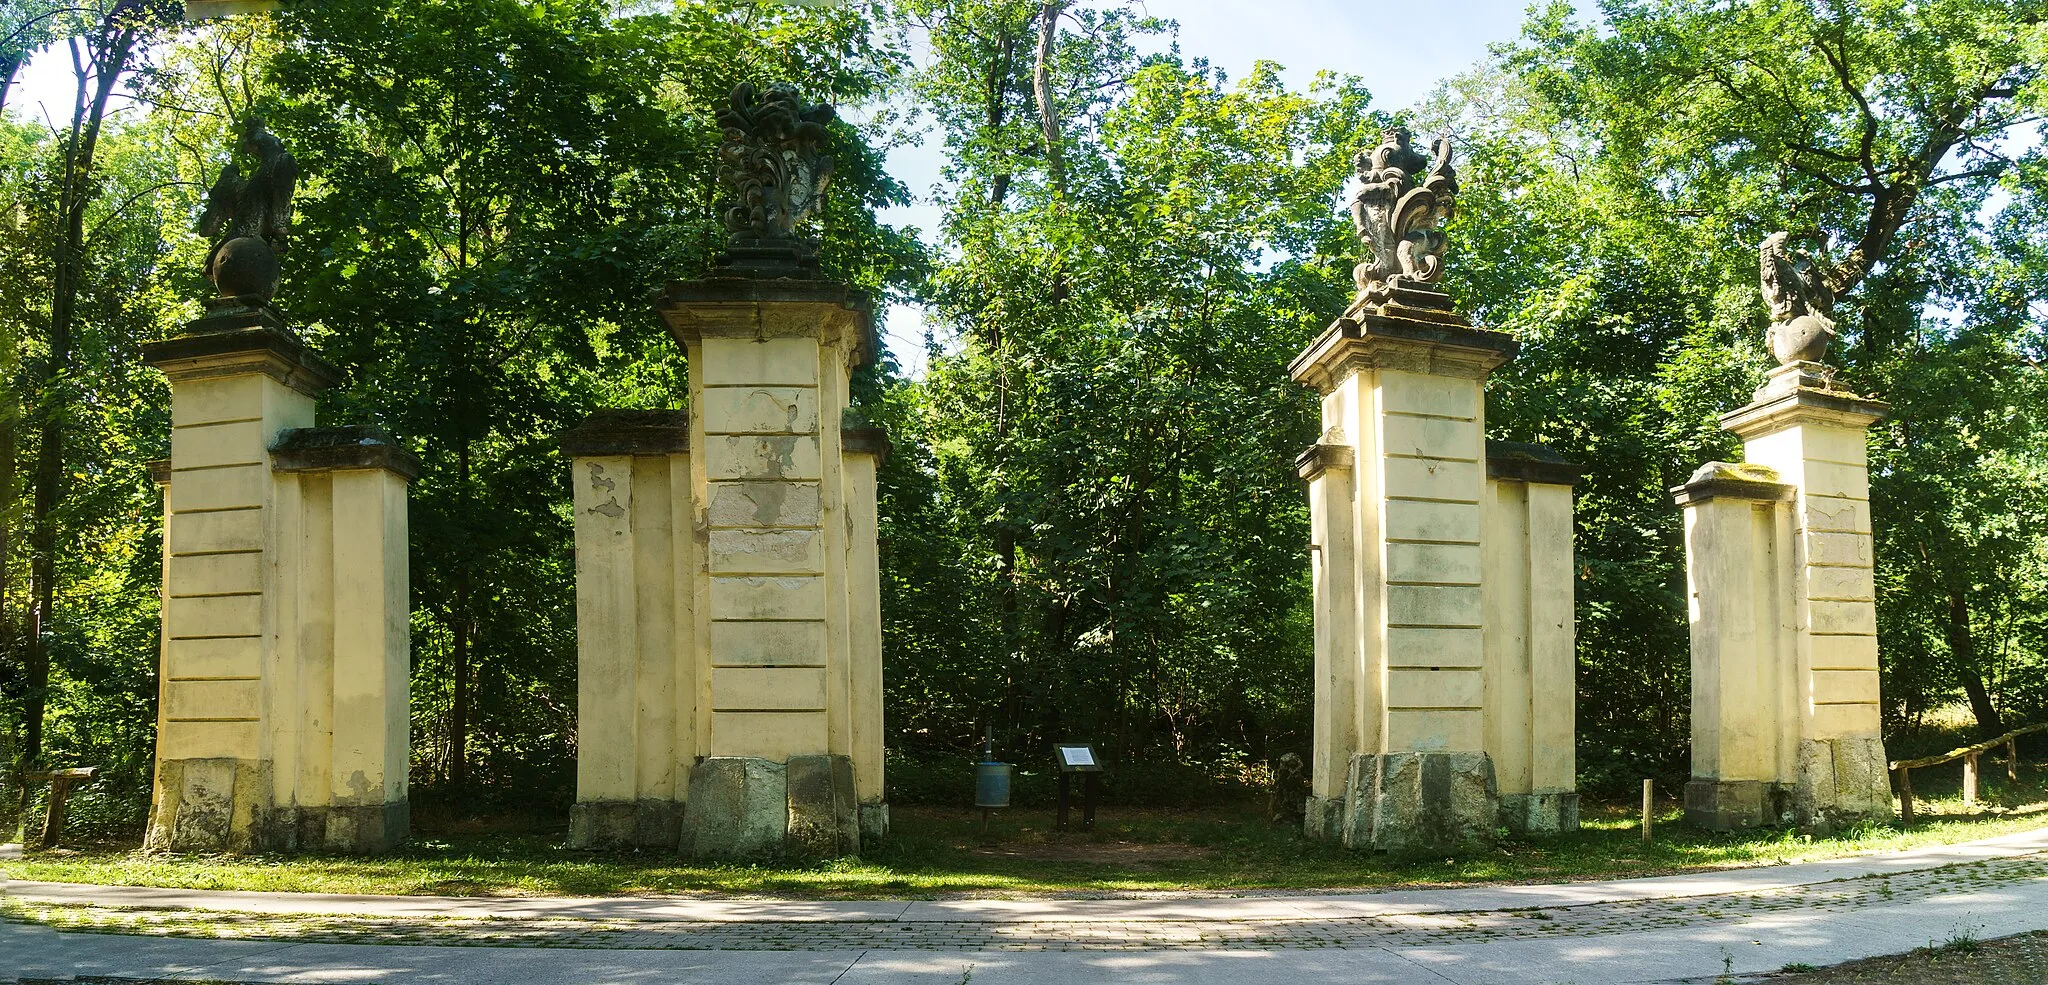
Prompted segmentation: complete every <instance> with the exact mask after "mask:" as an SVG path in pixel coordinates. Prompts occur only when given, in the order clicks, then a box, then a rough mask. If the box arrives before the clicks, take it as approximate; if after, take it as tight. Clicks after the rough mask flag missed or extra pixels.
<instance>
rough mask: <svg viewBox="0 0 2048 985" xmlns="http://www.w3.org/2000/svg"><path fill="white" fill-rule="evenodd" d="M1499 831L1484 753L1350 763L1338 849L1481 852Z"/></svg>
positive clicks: (1404, 755)
mask: <svg viewBox="0 0 2048 985" xmlns="http://www.w3.org/2000/svg"><path fill="white" fill-rule="evenodd" d="M1499 825H1500V793H1499V788H1498V786H1497V785H1496V783H1495V781H1494V775H1493V758H1492V757H1490V756H1488V755H1487V754H1485V753H1483V752H1391V753H1382V754H1371V753H1365V754H1360V755H1356V756H1353V757H1351V774H1350V791H1349V795H1348V796H1347V797H1346V799H1345V811H1344V844H1345V845H1346V846H1347V847H1350V848H1372V849H1378V850H1382V851H1389V850H1392V851H1403V850H1409V849H1430V850H1435V849H1443V848H1455V847H1458V846H1461V845H1487V844H1492V843H1493V841H1494V840H1495V838H1496V836H1497V834H1498V830H1499Z"/></svg>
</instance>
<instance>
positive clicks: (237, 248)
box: [208, 236, 280, 301]
mask: <svg viewBox="0 0 2048 985" xmlns="http://www.w3.org/2000/svg"><path fill="white" fill-rule="evenodd" d="M208 273H209V275H210V276H211V278H212V280H213V285H214V287H215V288H217V289H218V290H219V291H220V296H221V297H224V298H251V299H258V300H264V301H268V300H270V299H271V298H272V297H274V296H275V295H276V294H277V281H278V277H279V275H280V269H279V267H278V262H277V251H275V250H272V249H271V248H270V244H269V243H265V242H264V241H262V240H260V239H257V238H256V237H254V236H238V237H236V238H234V239H231V240H228V241H227V242H225V243H222V244H220V248H219V249H217V250H215V251H214V254H213V263H212V265H211V266H210V267H209V268H208Z"/></svg>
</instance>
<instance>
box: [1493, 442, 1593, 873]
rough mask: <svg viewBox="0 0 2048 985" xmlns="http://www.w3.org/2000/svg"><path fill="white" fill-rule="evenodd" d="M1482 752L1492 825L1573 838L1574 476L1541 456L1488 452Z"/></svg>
mask: <svg viewBox="0 0 2048 985" xmlns="http://www.w3.org/2000/svg"><path fill="white" fill-rule="evenodd" d="M1486 476H1487V478H1486V496H1485V500H1484V502H1483V504H1482V506H1483V508H1482V510H1481V513H1482V514H1483V515H1484V517H1485V525H1486V526H1485V544H1484V549H1483V551H1484V558H1485V561H1484V564H1485V570H1486V579H1485V586H1484V588H1483V591H1482V595H1483V596H1484V598H1485V605H1486V701H1485V706H1486V748H1487V752H1488V754H1489V755H1490V756H1491V757H1492V759H1493V768H1494V776H1495V778H1496V779H1497V780H1498V781H1499V784H1500V800H1501V803H1500V808H1501V810H1500V814H1501V824H1502V825H1503V826H1505V827H1507V828H1508V829H1509V830H1510V831H1514V832H1516V833H1518V834H1551V833H1556V832H1560V831H1576V830H1578V827H1579V794H1578V777H1577V773H1576V766H1577V761H1578V750H1577V748H1576V744H1577V740H1578V733H1577V729H1576V728H1575V708H1574V705H1575V704H1576V702H1577V698H1578V693H1577V688H1576V672H1577V668H1578V652H1577V644H1578V640H1577V635H1578V634H1577V625H1578V620H1577V616H1576V612H1575V610H1574V606H1575V602H1576V592H1575V588H1574V583H1575V582H1576V581H1577V580H1578V573H1577V572H1576V571H1574V570H1573V567H1572V487H1573V486H1574V485H1575V484H1576V483H1577V482H1578V480H1579V467H1578V466H1576V465H1573V464H1571V463H1570V462H1567V461H1565V460H1564V459H1563V458H1562V457H1561V456H1559V455H1557V454H1556V453H1555V452H1552V451H1550V450H1549V449H1547V448H1544V447H1542V446H1541V445H1531V444H1521V443H1516V442H1507V441H1489V442H1487V443H1486Z"/></svg>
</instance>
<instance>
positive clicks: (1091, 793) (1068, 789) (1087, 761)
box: [1052, 743, 1102, 831]
mask: <svg viewBox="0 0 2048 985" xmlns="http://www.w3.org/2000/svg"><path fill="white" fill-rule="evenodd" d="M1052 755H1053V759H1054V760H1055V761H1056V762H1058V763H1059V767H1060V812H1059V819H1058V820H1057V821H1056V822H1055V823H1054V824H1053V830H1055V831H1065V830H1067V811H1068V808H1069V806H1070V804H1071V802H1072V800H1073V784H1074V774H1076V773H1080V774H1082V776H1083V779H1082V782H1081V830H1083V831H1093V830H1095V800H1096V798H1097V797H1098V796H1100V795H1101V792H1102V760H1101V759H1100V758H1099V757H1097V756H1096V755H1095V747H1094V746H1091V745H1073V744H1066V743H1062V744H1059V745H1055V746H1053V747H1052Z"/></svg>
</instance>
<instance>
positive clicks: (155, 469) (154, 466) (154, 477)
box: [142, 458, 171, 486]
mask: <svg viewBox="0 0 2048 985" xmlns="http://www.w3.org/2000/svg"><path fill="white" fill-rule="evenodd" d="M142 469H143V471H145V472H148V473H149V481H151V482H154V483H156V484H157V485H159V486H168V485H170V484H171V460H170V459H168V458H153V459H150V460H149V461H147V462H144V463H142Z"/></svg>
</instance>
